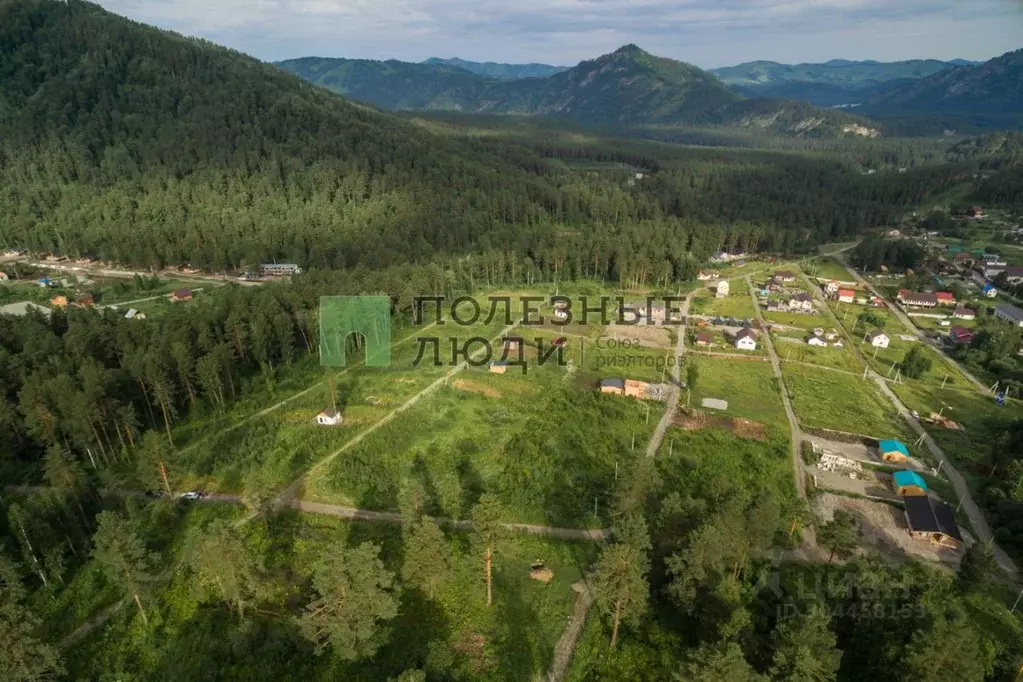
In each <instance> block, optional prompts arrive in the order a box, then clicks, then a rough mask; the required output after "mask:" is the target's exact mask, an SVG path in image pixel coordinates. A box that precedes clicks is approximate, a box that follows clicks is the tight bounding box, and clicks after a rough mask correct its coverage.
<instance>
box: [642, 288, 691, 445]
mask: <svg viewBox="0 0 1023 682" xmlns="http://www.w3.org/2000/svg"><path fill="white" fill-rule="evenodd" d="M692 299H693V297H692V296H687V297H686V300H685V303H683V304H682V313H681V315H682V317H683V318H685V316H686V315H688V314H689V302H690V301H691V300H692ZM676 331H677V332H678V339H676V341H675V357H674V358H673V361H672V363H671V392H670V393H669V394H668V407H667V409H665V410H664V414H663V415H662V416H661V421H659V422H657V427H656V428H655V429H654V433H653V435H652V436H650V442H649V443H648V444H647V446H646V456H647V457H653V456H654V455H656V454H657V449H658V448H660V447H661V442H662V441H663V440H664V434H665V433H667V431H668V427H669V426H671V422H672V421H673V420H674V419H675V413H676V412H678V401H679V398H680V397H681V396H682V378H681V375H680V372H681V368H680V367H679V365H680V364H681V362H682V355H683V354H684V353H685V352H686V328H685V327H683V326H679V327H678V328H677V329H676Z"/></svg>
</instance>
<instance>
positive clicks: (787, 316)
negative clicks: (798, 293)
mask: <svg viewBox="0 0 1023 682" xmlns="http://www.w3.org/2000/svg"><path fill="white" fill-rule="evenodd" d="M764 319H765V320H766V321H767V322H773V323H775V324H783V325H785V326H786V327H798V328H800V329H815V328H817V327H823V328H824V329H827V328H828V325H829V322H828V319H827V318H826V317H824V316H823V315H817V314H807V313H764Z"/></svg>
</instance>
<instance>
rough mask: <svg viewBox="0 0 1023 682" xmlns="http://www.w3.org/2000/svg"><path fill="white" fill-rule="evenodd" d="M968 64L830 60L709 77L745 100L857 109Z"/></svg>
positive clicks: (725, 70) (743, 68)
mask: <svg viewBox="0 0 1023 682" xmlns="http://www.w3.org/2000/svg"><path fill="white" fill-rule="evenodd" d="M974 63H975V62H967V61H965V60H961V59H957V60H953V61H948V62H944V61H939V60H937V59H911V60H908V61H901V62H876V61H849V60H845V59H833V60H831V61H828V62H824V63H823V64H779V63H778V62H769V61H756V62H747V63H745V64H737V65H736V66H726V67H722V68H718V69H711V73H713V74H714V75H716V76H717V77H718V78H720V79H721V80H722V81H723V82H724V83H725V84H727V85H729V86H731V87H733V88H734V89H735V90H737V91H739V92H741V93H743V94H744V95H747V96H748V97H783V98H786V99H796V100H805V101H807V102H810V103H812V104H815V105H817V106H823V107H833V106H840V105H853V104H862V103H863V102H866V101H869V100H871V99H874V98H875V97H878V96H879V95H881V94H884V93H887V92H889V91H890V90H892V89H895V88H898V87H900V86H901V85H903V84H906V83H910V82H912V81H914V80H917V79H920V78H925V77H927V76H930V75H932V74H935V73H940V72H942V71H947V70H949V69H954V68H956V67H957V66H962V65H964V64H974Z"/></svg>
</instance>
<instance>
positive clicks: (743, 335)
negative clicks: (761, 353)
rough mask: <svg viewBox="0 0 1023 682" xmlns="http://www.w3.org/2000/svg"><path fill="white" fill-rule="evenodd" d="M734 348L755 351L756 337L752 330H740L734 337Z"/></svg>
mask: <svg viewBox="0 0 1023 682" xmlns="http://www.w3.org/2000/svg"><path fill="white" fill-rule="evenodd" d="M735 347H736V348H737V349H739V350H756V349H757V335H756V333H755V332H754V331H753V330H752V329H742V330H740V331H739V332H738V333H737V334H736V335H735Z"/></svg>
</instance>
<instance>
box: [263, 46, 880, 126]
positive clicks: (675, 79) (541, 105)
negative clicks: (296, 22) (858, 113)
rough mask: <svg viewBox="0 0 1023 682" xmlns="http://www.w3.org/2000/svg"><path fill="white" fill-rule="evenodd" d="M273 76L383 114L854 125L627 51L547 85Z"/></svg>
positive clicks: (399, 67) (363, 69) (386, 75)
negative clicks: (750, 96) (747, 96)
mask: <svg viewBox="0 0 1023 682" xmlns="http://www.w3.org/2000/svg"><path fill="white" fill-rule="evenodd" d="M280 66H281V68H284V69H285V70H288V71H292V72H293V73H295V74H297V75H299V76H302V77H303V78H306V79H307V80H311V81H312V82H314V83H316V84H318V85H323V86H325V87H328V88H330V89H332V90H334V91H335V92H339V93H342V94H345V95H348V96H350V97H353V98H355V99H360V100H362V101H365V102H369V103H371V104H375V105H377V106H380V107H382V108H385V109H391V110H416V109H419V110H446V111H461V112H467V113H477V114H479V113H483V114H512V115H529V116H551V117H558V118H566V119H570V120H572V121H576V122H579V123H584V124H589V125H606V126H615V127H622V126H632V125H640V124H650V123H669V124H677V123H701V124H715V125H728V126H739V127H746V128H755V129H766V130H771V131H775V132H782V133H787V134H799V135H833V134H835V133H837V132H840V131H842V130H843V128H844V127H845V126H846V125H850V124H855V123H860V122H862V121H861V120H860V119H854V118H852V117H849V116H846V115H844V114H841V113H837V112H830V111H821V110H817V109H815V108H813V107H812V106H809V105H807V104H806V103H805V102H791V101H784V100H762V99H761V100H752V101H748V100H744V99H743V98H742V97H741V96H740V95H738V94H736V93H734V92H732V91H731V90H729V89H728V88H727V87H726V86H725V85H724V84H723V83H722V82H721V81H719V80H718V79H717V78H715V77H714V76H713V75H712V74H710V73H707V72H706V71H702V70H700V69H698V68H696V67H695V66H692V65H690V64H685V63H683V62H678V61H675V60H672V59H664V58H661V57H656V56H654V55H651V54H649V53H648V52H645V51H643V50H641V49H640V48H638V47H636V46H635V45H626V46H625V47H622V48H620V49H619V50H616V51H615V52H613V53H611V54H607V55H603V56H601V57H598V58H596V59H593V60H589V61H584V62H581V63H580V64H579V65H578V66H575V67H573V68H571V69H568V70H566V71H562V72H560V73H556V74H554V75H552V76H549V77H547V78H530V79H520V80H511V81H508V80H497V79H493V78H487V77H484V76H477V79H476V80H475V81H473V80H471V79H468V78H465V77H464V76H459V75H458V74H457V73H454V72H452V71H450V69H451V68H452V67H450V66H446V65H423V64H402V63H400V62H398V63H396V62H363V61H353V60H328V59H313V58H307V59H301V60H292V61H289V62H283V63H281V64H280Z"/></svg>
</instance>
